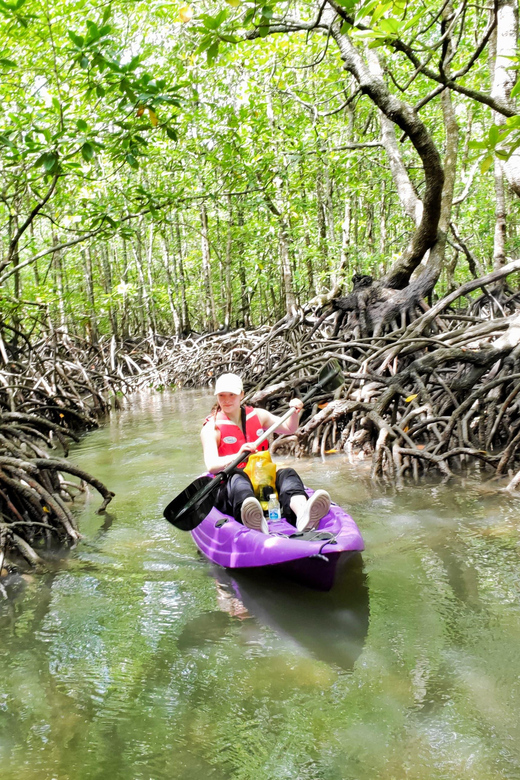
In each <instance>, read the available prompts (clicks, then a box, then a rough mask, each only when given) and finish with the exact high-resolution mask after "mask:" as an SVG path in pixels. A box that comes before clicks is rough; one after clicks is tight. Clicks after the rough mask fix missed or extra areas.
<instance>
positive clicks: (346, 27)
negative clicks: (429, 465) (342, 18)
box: [340, 22, 352, 35]
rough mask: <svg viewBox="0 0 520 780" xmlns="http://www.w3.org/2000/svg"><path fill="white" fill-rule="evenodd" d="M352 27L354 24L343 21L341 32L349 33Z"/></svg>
mask: <svg viewBox="0 0 520 780" xmlns="http://www.w3.org/2000/svg"><path fill="white" fill-rule="evenodd" d="M351 29H352V25H351V24H350V22H343V24H342V25H341V30H340V32H341V34H342V35H348V34H349V32H350V31H351Z"/></svg>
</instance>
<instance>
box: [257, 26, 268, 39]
mask: <svg viewBox="0 0 520 780" xmlns="http://www.w3.org/2000/svg"><path fill="white" fill-rule="evenodd" d="M258 35H259V36H260V38H267V36H268V35H269V27H267V26H265V25H263V26H262V27H259V28H258Z"/></svg>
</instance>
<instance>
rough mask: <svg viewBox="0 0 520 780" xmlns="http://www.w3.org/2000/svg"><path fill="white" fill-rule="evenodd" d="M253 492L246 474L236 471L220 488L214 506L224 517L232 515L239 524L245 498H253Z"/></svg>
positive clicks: (239, 470)
mask: <svg viewBox="0 0 520 780" xmlns="http://www.w3.org/2000/svg"><path fill="white" fill-rule="evenodd" d="M254 495H255V491H254V490H253V485H252V484H251V480H250V479H249V477H248V476H247V474H246V473H245V472H244V471H243V470H242V469H237V471H236V472H235V473H233V474H232V475H231V476H230V478H229V479H228V481H227V482H226V484H225V485H224V486H223V487H221V488H220V491H219V494H218V497H217V500H216V501H215V506H216V507H217V509H219V510H220V511H221V512H224V514H226V515H232V517H234V518H235V520H237V521H238V522H239V523H241V522H242V516H241V510H242V504H243V503H244V501H245V499H246V498H251V497H254Z"/></svg>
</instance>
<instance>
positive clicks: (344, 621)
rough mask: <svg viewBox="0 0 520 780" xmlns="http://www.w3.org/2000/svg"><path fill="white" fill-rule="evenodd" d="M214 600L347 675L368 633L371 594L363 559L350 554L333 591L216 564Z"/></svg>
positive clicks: (214, 571)
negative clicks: (248, 617) (217, 595)
mask: <svg viewBox="0 0 520 780" xmlns="http://www.w3.org/2000/svg"><path fill="white" fill-rule="evenodd" d="M211 572H212V574H213V576H214V577H215V579H216V580H217V587H218V590H219V597H218V602H219V606H220V607H221V609H223V611H225V612H227V613H228V615H230V616H232V617H235V618H236V617H238V618H241V619H244V618H245V617H247V616H250V617H253V618H255V619H256V620H257V621H258V622H259V623H261V624H263V625H265V626H268V627H269V628H271V629H272V630H274V631H275V632H276V633H277V634H278V635H279V636H281V637H282V638H289V639H290V640H291V641H293V642H296V644H297V645H298V646H299V647H301V648H303V649H305V650H306V651H308V652H310V653H311V654H312V655H313V656H314V657H315V658H317V659H318V660H320V661H324V662H325V663H328V664H333V665H335V666H339V667H340V668H341V669H344V670H345V671H350V670H351V669H352V667H353V666H354V663H355V661H356V659H357V658H358V657H359V655H360V654H361V651H362V649H363V646H364V643H365V639H366V636H367V632H368V621H369V595H368V585H367V577H366V573H365V571H364V568H363V559H362V556H361V555H360V554H359V553H354V554H353V555H352V557H351V558H350V560H349V562H348V565H347V566H345V568H344V569H343V571H342V572H341V574H340V575H338V579H337V581H336V584H335V586H334V588H333V589H332V590H331V591H329V592H327V593H323V592H320V591H314V590H309V589H307V588H304V587H302V586H301V585H298V584H296V583H293V582H288V581H287V580H286V579H284V578H282V577H275V576H273V573H272V572H271V573H269V572H266V571H265V570H263V569H259V570H256V571H255V570H250V571H248V572H245V571H241V572H236V571H235V572H233V573H231V572H230V571H229V570H227V569H222V568H220V567H217V566H214V567H212V569H211Z"/></svg>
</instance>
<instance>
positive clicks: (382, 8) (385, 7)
mask: <svg viewBox="0 0 520 780" xmlns="http://www.w3.org/2000/svg"><path fill="white" fill-rule="evenodd" d="M392 6H393V2H392V0H390V2H389V3H381V5H379V6H378V7H376V8H375V9H374V13H373V14H372V20H371V23H372V24H376V22H378V21H379V19H381V17H382V16H384V14H385V13H386V12H387V11H389V10H390V8H391V7H392Z"/></svg>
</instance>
